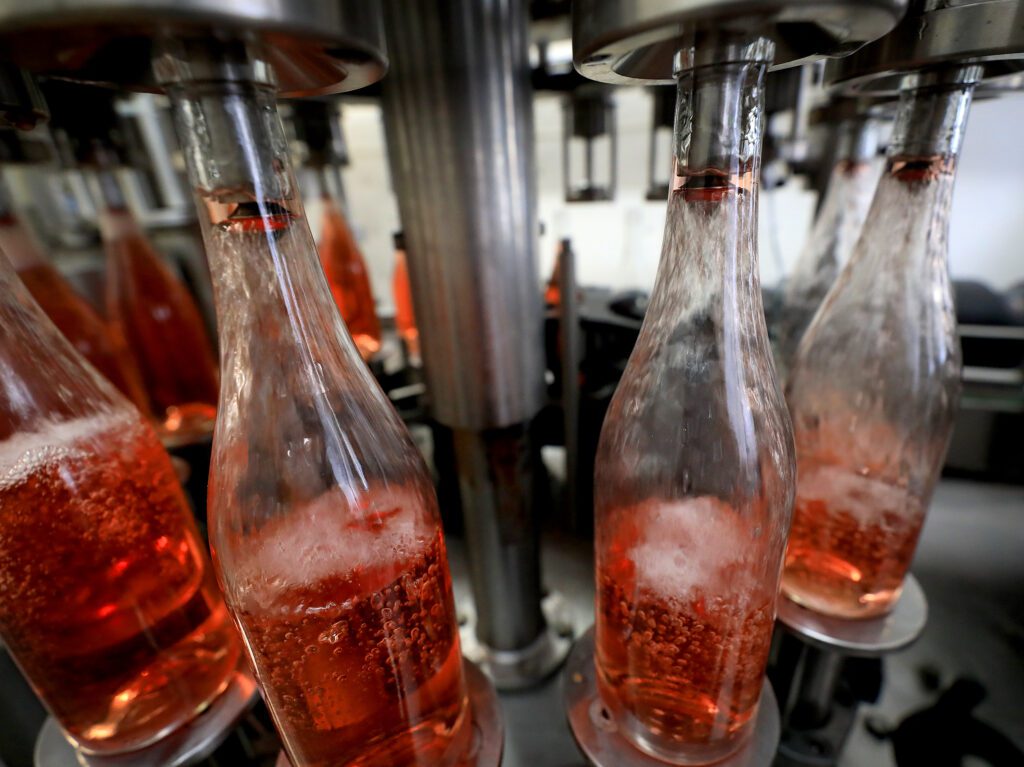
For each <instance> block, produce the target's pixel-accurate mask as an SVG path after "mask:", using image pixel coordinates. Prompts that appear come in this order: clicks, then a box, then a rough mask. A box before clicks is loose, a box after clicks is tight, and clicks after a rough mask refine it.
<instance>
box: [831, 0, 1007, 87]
mask: <svg viewBox="0 0 1024 767" xmlns="http://www.w3.org/2000/svg"><path fill="white" fill-rule="evenodd" d="M921 5H922V3H921V2H920V1H918V2H915V3H914V6H913V7H912V9H911V11H910V12H909V13H908V14H907V16H906V18H905V19H904V20H903V21H902V22H901V23H900V24H899V26H897V27H896V29H894V30H893V31H892V32H891V33H889V34H888V35H886V36H885V37H883V38H882V39H881V40H878V41H877V42H875V43H872V44H871V45H866V46H865V47H864V48H862V49H861V50H859V51H858V52H857V53H855V54H853V55H852V56H849V57H847V58H845V59H842V60H840V61H835V62H831V63H830V65H829V67H828V70H827V71H826V75H825V79H826V80H827V81H828V82H830V83H832V84H834V85H835V86H836V88H837V89H839V90H840V91H842V92H845V93H850V94H866V95H872V96H875V95H892V94H895V93H898V91H899V86H900V81H901V80H902V78H903V75H904V74H906V73H908V72H914V71H917V70H920V69H925V68H928V67H935V66H939V65H942V64H976V63H982V64H984V65H985V77H986V78H998V77H1004V76H1006V75H1008V74H1012V73H1014V72H1018V71H1021V70H1022V69H1024V6H1022V5H1021V3H1020V2H1019V1H1018V0H980V1H979V2H972V3H970V4H951V3H950V2H948V0H947V1H946V2H941V3H935V2H932V3H929V5H931V6H933V7H932V8H931V9H930V10H922V9H921Z"/></svg>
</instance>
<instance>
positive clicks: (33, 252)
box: [0, 214, 46, 272]
mask: <svg viewBox="0 0 1024 767" xmlns="http://www.w3.org/2000/svg"><path fill="white" fill-rule="evenodd" d="M0 252H3V254H4V255H5V256H7V258H8V259H9V260H10V262H11V264H12V265H13V266H14V268H15V269H16V270H17V271H19V272H21V271H24V270H25V269H31V268H32V267H34V266H40V265H41V264H45V263H46V258H45V257H44V256H43V251H42V249H41V248H40V247H39V243H37V242H36V239H35V237H34V236H33V235H32V233H31V232H30V231H29V230H28V228H27V227H26V226H25V225H24V224H23V223H22V222H21V221H20V220H19V219H18V218H17V217H16V216H14V215H13V214H6V215H3V216H0Z"/></svg>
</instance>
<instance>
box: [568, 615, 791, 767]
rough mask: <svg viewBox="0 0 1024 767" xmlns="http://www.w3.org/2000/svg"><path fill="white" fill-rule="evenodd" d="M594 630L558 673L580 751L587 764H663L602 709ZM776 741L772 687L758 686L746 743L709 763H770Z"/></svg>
mask: <svg viewBox="0 0 1024 767" xmlns="http://www.w3.org/2000/svg"><path fill="white" fill-rule="evenodd" d="M594 675H595V671H594V630H593V628H591V629H590V630H589V631H587V633H586V634H584V635H583V636H582V637H580V639H579V641H577V642H576V646H575V647H573V650H572V653H571V654H570V655H569V660H568V662H567V663H566V666H565V671H564V672H563V684H564V694H565V709H566V714H567V715H568V717H569V727H570V728H571V729H572V733H573V736H574V737H575V738H576V743H577V744H578V745H579V747H580V750H581V751H583V753H584V755H585V756H586V757H587V759H588V760H589V762H590V764H591V765H593V767H664V765H665V762H663V761H661V760H660V759H655V758H654V757H651V756H648V755H647V754H645V753H644V752H642V751H640V750H639V749H637V748H636V747H634V746H633V745H632V744H631V743H630V742H629V741H627V740H626V739H625V738H624V737H622V736H621V735H620V734H619V731H618V728H617V727H616V725H615V721H614V720H613V719H612V717H611V714H609V713H608V711H607V710H606V709H605V707H604V704H603V703H602V702H601V698H600V696H599V695H598V692H597V681H596V679H595V678H594ZM778 744H779V704H778V702H777V701H776V700H775V693H774V692H773V691H772V686H771V684H769V683H768V682H767V680H766V681H765V683H764V687H763V688H762V689H761V704H760V705H759V706H758V709H757V722H756V723H755V725H754V732H753V734H752V736H751V738H750V741H748V743H747V744H746V745H745V746H744V747H743V748H742V750H740V751H739V752H738V753H736V754H735V755H733V756H731V757H729V758H727V759H723V760H721V761H718V762H715V764H716V765H717V767H770V765H771V764H772V761H773V760H774V758H775V750H776V748H777V747H778Z"/></svg>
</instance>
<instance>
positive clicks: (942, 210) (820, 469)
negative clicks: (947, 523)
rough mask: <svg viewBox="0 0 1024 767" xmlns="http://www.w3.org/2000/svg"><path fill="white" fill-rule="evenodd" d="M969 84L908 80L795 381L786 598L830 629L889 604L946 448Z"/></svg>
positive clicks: (944, 73) (958, 73)
mask: <svg viewBox="0 0 1024 767" xmlns="http://www.w3.org/2000/svg"><path fill="white" fill-rule="evenodd" d="M977 77H978V70H977V69H976V68H973V67H969V68H962V69H955V70H940V71H937V72H931V73H928V74H922V75H919V76H913V77H910V78H908V79H907V80H906V81H905V82H904V86H903V90H902V93H901V97H900V106H899V112H898V115H897V121H896V127H895V130H894V134H893V140H892V144H891V145H890V147H889V151H888V156H887V164H886V169H885V172H884V174H883V176H882V180H881V181H880V182H879V185H878V191H877V193H876V194H875V199H874V202H873V203H872V205H871V211H870V213H869V214H868V218H867V221H866V222H865V224H864V228H863V233H862V234H861V237H860V240H859V241H858V243H857V246H856V248H855V249H854V252H853V255H852V257H851V258H850V262H849V264H847V266H846V268H845V269H844V270H843V273H842V274H841V276H840V277H839V279H838V281H837V282H836V284H835V286H834V287H833V288H832V290H831V291H830V292H829V294H828V297H827V298H826V299H825V303H824V304H823V305H822V307H821V309H820V310H819V312H818V314H817V316H816V317H815V318H814V321H813V322H812V324H811V327H810V328H809V329H808V331H807V335H806V337H805V339H804V341H803V343H802V344H801V345H800V348H799V351H798V352H797V359H796V361H795V364H794V367H793V371H792V374H791V376H790V380H789V385H788V387H787V399H788V402H789V408H790V412H791V413H792V414H793V421H794V429H795V434H796V444H797V461H798V484H797V502H796V511H795V514H794V519H793V530H792V534H791V537H790V541H789V548H788V551H787V554H786V565H785V571H784V574H783V591H784V593H785V595H786V596H788V597H789V598H790V599H793V600H794V601H796V602H799V603H800V604H802V605H805V606H806V607H809V608H811V609H813V610H817V611H820V612H823V613H827V614H829V615H836V616H841V617H848V618H859V617H870V616H873V615H879V614H883V613H885V612H887V611H888V610H890V609H891V608H892V606H893V605H894V604H895V602H896V600H897V599H898V598H899V595H900V589H901V588H902V584H903V578H904V576H905V575H906V572H907V569H908V568H909V566H910V561H911V559H912V558H913V555H914V549H915V547H916V545H917V539H918V536H919V534H920V531H921V527H922V525H923V524H924V516H925V512H926V510H927V509H928V504H929V502H930V500H931V494H932V490H933V489H934V487H935V483H936V481H937V480H938V477H939V473H940V471H941V469H942V462H943V459H944V457H945V454H946V448H947V447H948V445H949V439H950V434H951V431H952V426H953V418H954V414H955V410H956V403H957V399H958V396H959V389H960V348H959V343H958V341H957V337H956V314H955V312H954V309H953V296H952V292H951V287H950V279H949V270H948V266H947V263H946V257H947V251H948V244H947V234H948V228H949V212H950V205H951V202H952V194H953V181H954V176H955V170H956V162H957V156H958V153H959V151H960V143H961V141H962V139H963V132H964V127H965V125H966V120H967V113H968V110H969V108H970V102H971V94H972V90H973V87H974V82H975V81H976V80H977Z"/></svg>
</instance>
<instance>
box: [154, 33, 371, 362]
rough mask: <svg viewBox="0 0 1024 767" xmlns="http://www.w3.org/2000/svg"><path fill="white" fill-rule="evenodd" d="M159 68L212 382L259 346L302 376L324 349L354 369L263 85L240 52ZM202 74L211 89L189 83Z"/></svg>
mask: <svg viewBox="0 0 1024 767" xmlns="http://www.w3.org/2000/svg"><path fill="white" fill-rule="evenodd" d="M164 59H165V61H164V66H160V64H159V63H158V66H157V71H158V74H161V73H163V75H164V76H165V86H166V89H167V93H168V95H169V96H170V99H171V105H172V111H173V115H174V119H175V123H176V127H177V134H178V137H179V141H180V142H181V144H182V148H183V151H184V154H185V157H186V161H187V165H188V171H189V179H190V181H191V182H192V185H193V188H194V189H195V192H196V204H197V207H198V209H199V220H200V224H201V226H202V229H203V237H204V241H205V243H206V251H207V256H208V260H209V264H210V271H211V275H212V278H213V286H214V297H215V301H216V305H217V318H218V323H217V324H218V332H219V334H220V348H221V353H222V369H223V374H222V377H224V378H230V377H231V375H232V369H233V367H232V366H233V365H234V364H235V362H239V361H240V362H241V364H243V365H250V366H254V367H255V366H258V364H259V361H258V360H257V359H255V357H257V356H262V355H263V354H264V352H263V351H261V350H260V349H259V348H258V347H260V345H261V344H263V345H266V347H267V348H272V349H273V351H272V352H271V353H272V354H274V355H278V356H279V357H280V356H284V357H291V358H292V359H293V360H294V359H295V358H296V357H298V364H304V363H308V364H309V366H310V367H316V365H317V361H318V359H320V358H321V357H322V356H323V355H334V354H335V353H336V352H335V351H334V350H333V349H331V348H329V346H330V344H337V346H338V347H341V348H343V349H344V352H343V354H344V356H345V357H346V358H350V359H351V358H355V359H358V353H357V352H356V351H355V349H354V347H353V346H352V344H351V341H350V340H348V335H347V334H346V333H345V332H344V328H343V325H342V324H341V320H340V318H339V317H338V314H337V310H336V309H335V306H334V303H333V299H332V298H331V294H330V290H329V288H328V286H327V282H326V280H325V278H324V275H323V270H322V269H321V267H320V263H319V260H318V258H317V251H316V247H315V244H314V242H313V238H312V235H311V233H310V231H309V226H308V224H307V222H306V218H305V213H304V211H303V207H302V202H301V199H300V196H299V192H298V186H297V184H296V182H295V177H294V175H293V173H292V167H291V162H290V159H289V156H288V151H287V147H288V142H287V139H286V137H285V131H284V127H283V125H282V123H281V119H280V116H279V115H278V112H277V105H276V89H275V88H274V86H273V82H272V78H270V77H264V78H261V77H259V76H258V75H260V73H264V74H266V72H265V70H264V69H262V68H261V65H260V64H259V62H258V61H257V60H255V59H253V58H251V56H250V51H248V50H247V49H245V48H244V46H242V47H241V48H232V47H229V48H227V49H216V48H210V49H207V48H198V49H192V50H187V51H176V50H173V49H172V50H170V51H168V52H166V53H165V56H164ZM168 60H169V61H170V63H169V64H168ZM204 72H206V73H207V74H210V73H214V74H216V73H217V72H219V73H220V75H219V79H215V78H213V77H209V78H207V77H203V79H197V80H193V79H190V78H191V77H193V76H202V75H203V73H204ZM327 328H331V329H333V330H334V332H333V333H324V332H323V331H324V329H327Z"/></svg>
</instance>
